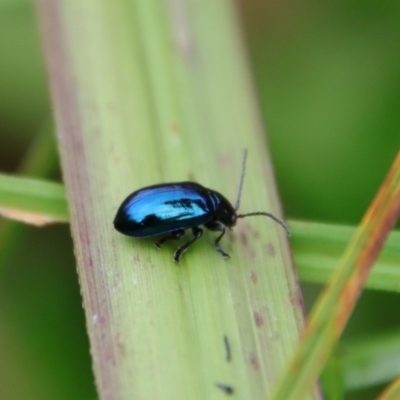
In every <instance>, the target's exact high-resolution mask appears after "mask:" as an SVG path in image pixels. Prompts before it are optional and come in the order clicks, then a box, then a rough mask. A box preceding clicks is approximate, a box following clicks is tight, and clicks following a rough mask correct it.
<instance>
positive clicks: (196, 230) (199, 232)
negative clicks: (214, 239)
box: [173, 227, 203, 264]
mask: <svg viewBox="0 0 400 400" xmlns="http://www.w3.org/2000/svg"><path fill="white" fill-rule="evenodd" d="M192 232H193V236H194V238H193V239H192V240H189V241H188V242H186V243H185V244H184V245H182V246H181V247H179V249H178V250H176V252H175V254H174V258H173V261H174V262H176V263H177V264H179V261H180V260H181V257H182V254H183V253H184V252H185V251H186V250H187V249H188V248H189V247H190V246H191V245H192V244H193V243H194V242H195V241H196V240H197V239H200V238H201V236H202V235H203V229H200V228H197V227H195V228H192Z"/></svg>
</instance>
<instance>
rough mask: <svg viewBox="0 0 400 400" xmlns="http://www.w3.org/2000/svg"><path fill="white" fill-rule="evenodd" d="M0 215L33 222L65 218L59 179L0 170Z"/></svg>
mask: <svg viewBox="0 0 400 400" xmlns="http://www.w3.org/2000/svg"><path fill="white" fill-rule="evenodd" d="M0 215H3V216H5V217H8V218H10V219H14V220H17V221H22V222H27V223H29V224H33V225H44V224H49V223H54V222H67V221H68V211H67V205H66V202H65V191H64V187H63V185H61V184H60V183H54V182H46V181H44V180H41V179H34V178H21V177H16V176H12V175H6V174H0Z"/></svg>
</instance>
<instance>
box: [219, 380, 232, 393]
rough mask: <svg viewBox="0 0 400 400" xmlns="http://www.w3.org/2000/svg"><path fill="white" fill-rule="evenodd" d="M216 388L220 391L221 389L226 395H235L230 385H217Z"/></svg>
mask: <svg viewBox="0 0 400 400" xmlns="http://www.w3.org/2000/svg"><path fill="white" fill-rule="evenodd" d="M215 386H216V387H217V388H218V389H221V390H222V391H224V392H225V393H226V394H233V387H232V386H230V385H225V384H223V383H216V384H215Z"/></svg>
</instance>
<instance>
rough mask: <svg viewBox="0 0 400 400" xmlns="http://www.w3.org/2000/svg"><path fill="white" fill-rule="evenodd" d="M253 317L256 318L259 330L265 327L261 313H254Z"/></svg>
mask: <svg viewBox="0 0 400 400" xmlns="http://www.w3.org/2000/svg"><path fill="white" fill-rule="evenodd" d="M253 316H254V322H255V323H256V325H257V327H258V328H259V327H261V326H263V325H264V319H263V317H262V315H261V314H260V313H259V312H257V311H254V314H253Z"/></svg>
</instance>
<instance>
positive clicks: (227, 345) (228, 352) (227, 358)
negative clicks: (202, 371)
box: [224, 335, 232, 362]
mask: <svg viewBox="0 0 400 400" xmlns="http://www.w3.org/2000/svg"><path fill="white" fill-rule="evenodd" d="M224 344H225V351H226V358H225V360H226V362H229V361H231V359H232V354H231V347H230V345H229V341H228V336H226V335H225V336H224Z"/></svg>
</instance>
